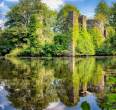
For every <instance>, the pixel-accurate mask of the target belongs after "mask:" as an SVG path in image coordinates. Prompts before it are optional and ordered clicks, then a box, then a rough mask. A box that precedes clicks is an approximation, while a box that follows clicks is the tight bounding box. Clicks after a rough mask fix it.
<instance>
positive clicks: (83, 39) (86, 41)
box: [76, 29, 95, 55]
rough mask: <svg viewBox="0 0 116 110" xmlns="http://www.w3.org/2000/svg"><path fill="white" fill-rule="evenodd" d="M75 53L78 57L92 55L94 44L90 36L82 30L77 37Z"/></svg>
mask: <svg viewBox="0 0 116 110" xmlns="http://www.w3.org/2000/svg"><path fill="white" fill-rule="evenodd" d="M76 52H77V54H79V55H94V54H95V50H94V44H93V41H92V38H91V36H90V34H89V33H88V32H87V31H86V30H84V29H82V30H80V32H79V37H78V38H77V47H76Z"/></svg>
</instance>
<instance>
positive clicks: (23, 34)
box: [3, 0, 56, 55]
mask: <svg viewBox="0 0 116 110" xmlns="http://www.w3.org/2000/svg"><path fill="white" fill-rule="evenodd" d="M35 15H36V17H35ZM6 17H7V22H6V23H5V25H6V27H7V28H6V30H5V32H4V34H3V39H4V38H5V39H7V42H9V46H8V45H7V46H6V48H9V47H11V46H12V45H13V46H12V48H10V50H12V51H11V53H14V54H19V53H18V50H20V52H21V53H22V52H23V51H24V52H26V53H25V54H26V55H27V53H28V54H29V53H31V54H32V53H35V52H36V54H37V53H38V51H37V48H38V41H41V45H45V43H46V42H49V43H50V42H52V40H53V36H54V32H53V27H54V23H55V17H56V12H54V11H52V10H50V9H49V8H48V7H47V6H46V5H45V4H44V3H42V2H41V1H40V0H34V1H33V0H20V1H19V3H18V4H17V5H15V6H14V7H13V8H11V10H10V11H9V12H8V13H7V16H6ZM7 32H8V34H7ZM8 39H9V40H8ZM10 42H11V43H10ZM12 42H13V43H12ZM39 43H40V42H39ZM10 44H11V45H10ZM21 48H22V50H21ZM25 49H26V50H25ZM8 50H9V49H8ZM16 51H17V52H16ZM29 55H30V54H29Z"/></svg>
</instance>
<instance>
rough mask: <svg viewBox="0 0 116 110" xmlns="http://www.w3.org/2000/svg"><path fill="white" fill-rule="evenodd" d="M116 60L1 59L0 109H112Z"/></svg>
mask: <svg viewBox="0 0 116 110" xmlns="http://www.w3.org/2000/svg"><path fill="white" fill-rule="evenodd" d="M115 67H116V58H93V57H91V58H54V59H37V58H35V59H16V58H12V59H6V60H5V59H0V110H16V109H19V110H103V109H106V110H113V109H114V110H115V109H116V103H115V102H116V94H115V93H116V88H115V87H116V85H115V84H116V68H115Z"/></svg>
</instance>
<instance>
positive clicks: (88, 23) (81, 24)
mask: <svg viewBox="0 0 116 110" xmlns="http://www.w3.org/2000/svg"><path fill="white" fill-rule="evenodd" d="M67 19H68V22H67V24H71V25H70V28H72V30H76V28H77V29H78V28H79V29H80V28H83V29H85V30H87V29H92V28H97V29H99V31H100V32H101V34H102V35H103V37H104V38H106V37H107V29H106V27H105V25H104V24H103V23H102V22H100V21H98V20H95V19H87V17H86V16H84V15H79V14H78V13H76V12H74V11H70V12H69V14H68V17H67ZM76 24H77V25H76ZM71 35H72V37H71V39H70V41H71V42H70V44H69V52H70V53H69V54H68V55H69V56H75V47H76V44H75V39H74V37H75V35H76V33H74V32H73V31H72V33H71Z"/></svg>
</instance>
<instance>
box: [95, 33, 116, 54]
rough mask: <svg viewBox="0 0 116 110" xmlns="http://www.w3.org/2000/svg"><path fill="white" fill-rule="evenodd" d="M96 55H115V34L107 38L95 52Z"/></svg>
mask: <svg viewBox="0 0 116 110" xmlns="http://www.w3.org/2000/svg"><path fill="white" fill-rule="evenodd" d="M97 54H98V55H116V34H115V35H113V36H112V37H110V38H108V39H107V40H106V41H105V42H104V43H103V45H102V47H101V48H100V49H99V50H98V52H97Z"/></svg>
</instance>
